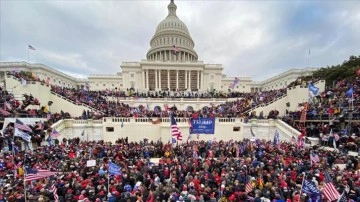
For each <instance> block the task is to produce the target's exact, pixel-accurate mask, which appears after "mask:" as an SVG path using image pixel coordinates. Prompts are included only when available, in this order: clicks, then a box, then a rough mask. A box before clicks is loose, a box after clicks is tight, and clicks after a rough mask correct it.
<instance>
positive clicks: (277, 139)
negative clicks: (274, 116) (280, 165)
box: [274, 130, 280, 145]
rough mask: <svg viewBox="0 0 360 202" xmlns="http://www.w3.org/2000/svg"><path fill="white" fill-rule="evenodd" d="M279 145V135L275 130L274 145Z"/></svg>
mask: <svg viewBox="0 0 360 202" xmlns="http://www.w3.org/2000/svg"><path fill="white" fill-rule="evenodd" d="M279 143H280V135H279V132H278V131H277V130H275V134H274V145H278V144H279Z"/></svg>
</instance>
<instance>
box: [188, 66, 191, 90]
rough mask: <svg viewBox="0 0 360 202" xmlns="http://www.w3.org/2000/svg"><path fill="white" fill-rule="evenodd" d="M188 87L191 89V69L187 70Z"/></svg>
mask: <svg viewBox="0 0 360 202" xmlns="http://www.w3.org/2000/svg"><path fill="white" fill-rule="evenodd" d="M188 89H189V90H190V91H191V70H189V88H188Z"/></svg>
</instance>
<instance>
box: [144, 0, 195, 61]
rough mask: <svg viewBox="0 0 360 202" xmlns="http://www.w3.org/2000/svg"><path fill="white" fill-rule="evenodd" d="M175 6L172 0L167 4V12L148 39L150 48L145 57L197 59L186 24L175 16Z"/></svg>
mask: <svg viewBox="0 0 360 202" xmlns="http://www.w3.org/2000/svg"><path fill="white" fill-rule="evenodd" d="M176 9H177V6H176V5H175V3H174V0H171V1H170V4H169V5H168V10H169V14H168V16H167V17H166V18H165V19H164V20H163V21H161V22H160V24H159V25H158V26H157V28H156V31H155V34H154V36H153V37H152V39H151V41H150V46H151V48H150V50H149V51H148V53H147V55H146V58H147V60H152V61H178V62H189V61H197V60H198V55H197V53H196V52H195V50H194V46H195V44H194V41H193V40H192V38H191V36H190V33H189V30H188V28H187V27H186V25H185V24H184V23H183V22H182V21H181V20H180V19H179V18H178V17H177V16H176Z"/></svg>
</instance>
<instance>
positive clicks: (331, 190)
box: [323, 172, 341, 201]
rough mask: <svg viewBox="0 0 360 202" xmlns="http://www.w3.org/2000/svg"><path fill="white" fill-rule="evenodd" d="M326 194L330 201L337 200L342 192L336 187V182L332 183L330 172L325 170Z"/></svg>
mask: <svg viewBox="0 0 360 202" xmlns="http://www.w3.org/2000/svg"><path fill="white" fill-rule="evenodd" d="M323 192H324V196H325V197H326V198H327V199H328V200H329V201H335V200H337V199H338V198H340V197H341V196H340V193H339V192H338V190H337V189H336V188H335V186H334V184H333V183H332V180H331V177H330V175H329V173H328V172H325V185H324V191H323Z"/></svg>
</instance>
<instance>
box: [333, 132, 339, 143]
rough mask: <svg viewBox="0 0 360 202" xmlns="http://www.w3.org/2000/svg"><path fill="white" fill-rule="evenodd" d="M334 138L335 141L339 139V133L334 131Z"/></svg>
mask: <svg viewBox="0 0 360 202" xmlns="http://www.w3.org/2000/svg"><path fill="white" fill-rule="evenodd" d="M334 138H335V141H336V142H337V141H339V139H340V136H339V134H337V133H334Z"/></svg>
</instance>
